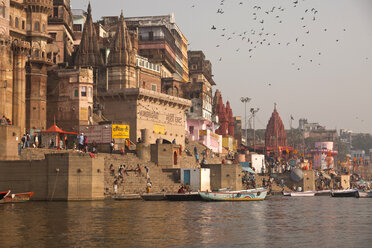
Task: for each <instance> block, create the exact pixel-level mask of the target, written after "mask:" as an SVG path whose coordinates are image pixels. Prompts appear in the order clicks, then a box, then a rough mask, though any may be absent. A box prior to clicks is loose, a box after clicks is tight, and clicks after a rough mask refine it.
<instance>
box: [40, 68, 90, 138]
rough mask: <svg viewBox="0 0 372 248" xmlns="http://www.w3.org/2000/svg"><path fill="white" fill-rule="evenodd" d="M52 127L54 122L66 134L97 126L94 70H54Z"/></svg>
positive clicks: (50, 101)
mask: <svg viewBox="0 0 372 248" xmlns="http://www.w3.org/2000/svg"><path fill="white" fill-rule="evenodd" d="M48 92H49V94H48V111H47V117H48V118H47V119H48V127H49V126H51V125H53V123H54V121H55V124H57V125H58V126H59V127H60V128H62V129H63V130H65V131H74V132H78V131H79V126H80V125H92V124H93V70H92V69H90V68H75V69H74V68H61V69H54V70H52V71H51V72H50V73H49V77H48Z"/></svg>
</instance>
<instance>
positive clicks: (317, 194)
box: [315, 189, 331, 196]
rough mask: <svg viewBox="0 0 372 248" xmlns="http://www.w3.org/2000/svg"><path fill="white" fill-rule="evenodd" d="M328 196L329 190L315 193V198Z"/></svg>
mask: <svg viewBox="0 0 372 248" xmlns="http://www.w3.org/2000/svg"><path fill="white" fill-rule="evenodd" d="M330 195H331V190H329V189H326V190H319V191H315V196H330Z"/></svg>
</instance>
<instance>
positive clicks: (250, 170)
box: [242, 167, 256, 174]
mask: <svg viewBox="0 0 372 248" xmlns="http://www.w3.org/2000/svg"><path fill="white" fill-rule="evenodd" d="M242 170H243V171H248V172H249V173H252V174H256V172H255V171H254V170H252V168H251V167H242Z"/></svg>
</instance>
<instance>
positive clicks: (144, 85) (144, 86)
mask: <svg viewBox="0 0 372 248" xmlns="http://www.w3.org/2000/svg"><path fill="white" fill-rule="evenodd" d="M142 88H144V89H146V82H145V81H143V82H142Z"/></svg>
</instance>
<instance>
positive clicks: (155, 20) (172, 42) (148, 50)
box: [103, 14, 189, 82]
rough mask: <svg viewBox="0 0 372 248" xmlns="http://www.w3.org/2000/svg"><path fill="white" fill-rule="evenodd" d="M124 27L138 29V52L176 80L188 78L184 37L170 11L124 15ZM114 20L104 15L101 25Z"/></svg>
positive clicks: (112, 22) (187, 79) (186, 79)
mask: <svg viewBox="0 0 372 248" xmlns="http://www.w3.org/2000/svg"><path fill="white" fill-rule="evenodd" d="M125 20H126V23H127V25H128V28H129V29H131V30H138V36H139V37H138V39H139V41H138V49H139V55H141V56H143V57H147V58H148V59H149V61H150V62H152V63H161V64H162V65H164V67H165V68H166V69H167V70H168V71H169V72H170V73H171V74H172V76H173V77H175V78H176V79H178V80H181V81H183V82H188V81H189V68H188V59H187V56H188V55H187V39H186V37H185V36H184V34H183V33H182V32H181V30H180V29H179V27H178V26H177V24H176V23H175V18H174V14H170V15H165V16H145V17H130V18H126V19H125ZM115 22H116V20H115V19H113V18H111V17H104V18H103V23H104V27H106V26H110V25H112V24H114V23H115Z"/></svg>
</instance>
